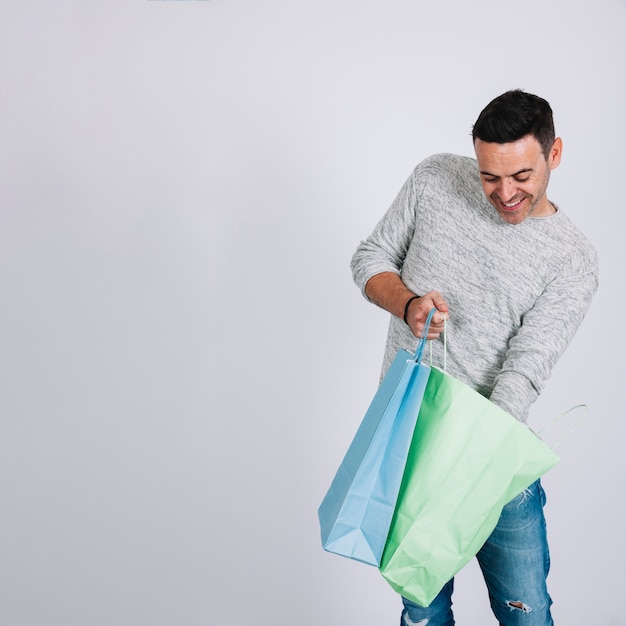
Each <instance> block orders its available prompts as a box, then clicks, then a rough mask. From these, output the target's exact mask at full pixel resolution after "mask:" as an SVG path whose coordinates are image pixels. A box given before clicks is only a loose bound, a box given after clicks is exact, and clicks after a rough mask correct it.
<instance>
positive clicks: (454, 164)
mask: <svg viewBox="0 0 626 626" xmlns="http://www.w3.org/2000/svg"><path fill="white" fill-rule="evenodd" d="M413 175H414V176H415V177H417V178H424V179H436V180H437V181H438V182H444V181H450V182H451V183H453V184H454V186H457V185H458V184H459V183H460V184H461V186H466V185H467V184H470V183H475V182H476V181H478V180H479V179H478V165H477V164H476V159H473V158H471V157H467V156H462V155H460V154H451V153H449V152H441V153H438V154H433V155H431V156H429V157H426V158H425V159H424V160H423V161H420V163H418V164H417V165H416V166H415V169H414V170H413Z"/></svg>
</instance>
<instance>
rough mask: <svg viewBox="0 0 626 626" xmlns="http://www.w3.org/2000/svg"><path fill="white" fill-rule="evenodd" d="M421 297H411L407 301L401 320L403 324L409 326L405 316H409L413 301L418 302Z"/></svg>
mask: <svg viewBox="0 0 626 626" xmlns="http://www.w3.org/2000/svg"><path fill="white" fill-rule="evenodd" d="M421 297H422V296H411V297H410V298H409V299H408V300H407V301H406V304H405V305H404V315H403V316H402V319H403V320H404V323H405V324H407V325H409V326H410V324H409V322H408V321H407V316H408V314H409V308H410V307H411V304H412V303H413V302H414V301H415V300H419V299H420V298H421Z"/></svg>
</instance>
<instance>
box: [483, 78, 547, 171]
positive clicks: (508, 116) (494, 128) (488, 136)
mask: <svg viewBox="0 0 626 626" xmlns="http://www.w3.org/2000/svg"><path fill="white" fill-rule="evenodd" d="M526 135H532V136H533V137H534V138H535V139H536V140H537V141H538V142H539V145H540V146H541V149H542V151H543V155H544V156H545V158H546V159H547V158H548V156H549V154H550V149H551V148H552V145H553V144H554V138H555V135H554V121H553V119H552V109H551V108H550V104H549V103H548V101H547V100H544V99H543V98H540V97H539V96H533V95H532V94H530V93H526V92H524V91H522V90H521V89H513V90H511V91H507V92H506V93H503V94H502V95H501V96H498V97H497V98H495V99H494V100H492V101H491V102H490V103H489V104H488V105H487V106H486V107H485V108H484V109H483V110H482V111H481V113H480V115H479V116H478V119H477V120H476V123H475V124H474V127H473V128H472V139H473V141H476V139H480V140H481V141H488V142H493V143H510V142H512V141H517V140H518V139H521V138H522V137H525V136H526Z"/></svg>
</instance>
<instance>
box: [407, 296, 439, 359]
mask: <svg viewBox="0 0 626 626" xmlns="http://www.w3.org/2000/svg"><path fill="white" fill-rule="evenodd" d="M436 310H437V309H435V308H432V309H431V310H430V313H429V314H428V317H427V318H426V324H424V330H423V331H422V336H421V337H420V340H419V343H418V344H417V348H416V350H415V355H414V356H413V360H414V361H415V362H416V363H421V362H422V354H423V353H424V346H426V337H428V329H429V328H430V321H431V320H432V318H433V315H434V313H435V311H436Z"/></svg>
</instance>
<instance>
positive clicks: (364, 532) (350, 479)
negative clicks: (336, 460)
mask: <svg viewBox="0 0 626 626" xmlns="http://www.w3.org/2000/svg"><path fill="white" fill-rule="evenodd" d="M432 313H433V312H432V311H431V314H430V315H429V317H428V320H427V322H426V327H425V329H424V332H423V333H422V336H423V337H424V339H421V340H420V341H419V343H418V346H417V349H416V351H415V354H413V355H412V354H410V353H409V352H407V351H405V350H399V351H398V353H397V354H396V356H395V358H394V360H393V362H392V364H391V366H390V368H389V370H388V371H387V374H386V375H385V377H384V378H383V380H382V382H381V383H380V386H379V388H378V390H377V392H376V394H375V396H374V398H373V400H372V402H371V404H370V406H369V408H368V410H367V412H366V414H365V417H364V418H363V420H362V422H361V424H360V426H359V428H358V430H357V433H356V435H355V436H354V439H353V441H352V443H351V444H350V447H349V448H348V451H347V452H346V455H345V457H344V459H343V461H342V463H341V465H340V466H339V469H338V470H337V473H336V475H335V478H334V479H333V481H332V484H331V486H330V488H329V490H328V492H327V494H326V496H325V497H324V499H323V501H322V503H321V505H320V507H319V510H318V516H319V522H320V528H321V535H322V546H323V548H324V549H325V550H326V551H328V552H332V553H335V554H339V555H341V556H345V557H348V558H351V559H355V560H357V561H362V562H363V563H368V564H370V565H375V566H378V565H380V559H381V556H382V553H383V549H384V547H385V541H386V539H387V533H388V531H389V525H390V523H391V518H392V516H393V512H394V509H395V505H396V499H397V496H398V491H399V489H400V484H401V482H402V476H403V473H404V465H405V462H406V458H407V454H408V452H409V447H410V445H411V439H412V436H413V430H414V427H415V422H416V420H417V416H418V413H419V408H420V404H421V401H422V396H423V394H424V389H425V388H426V383H427V381H428V376H429V373H430V367H428V366H427V365H424V364H422V363H421V358H422V353H423V350H424V345H425V343H426V340H425V337H426V336H427V334H428V327H429V325H430V320H431V318H432Z"/></svg>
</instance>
